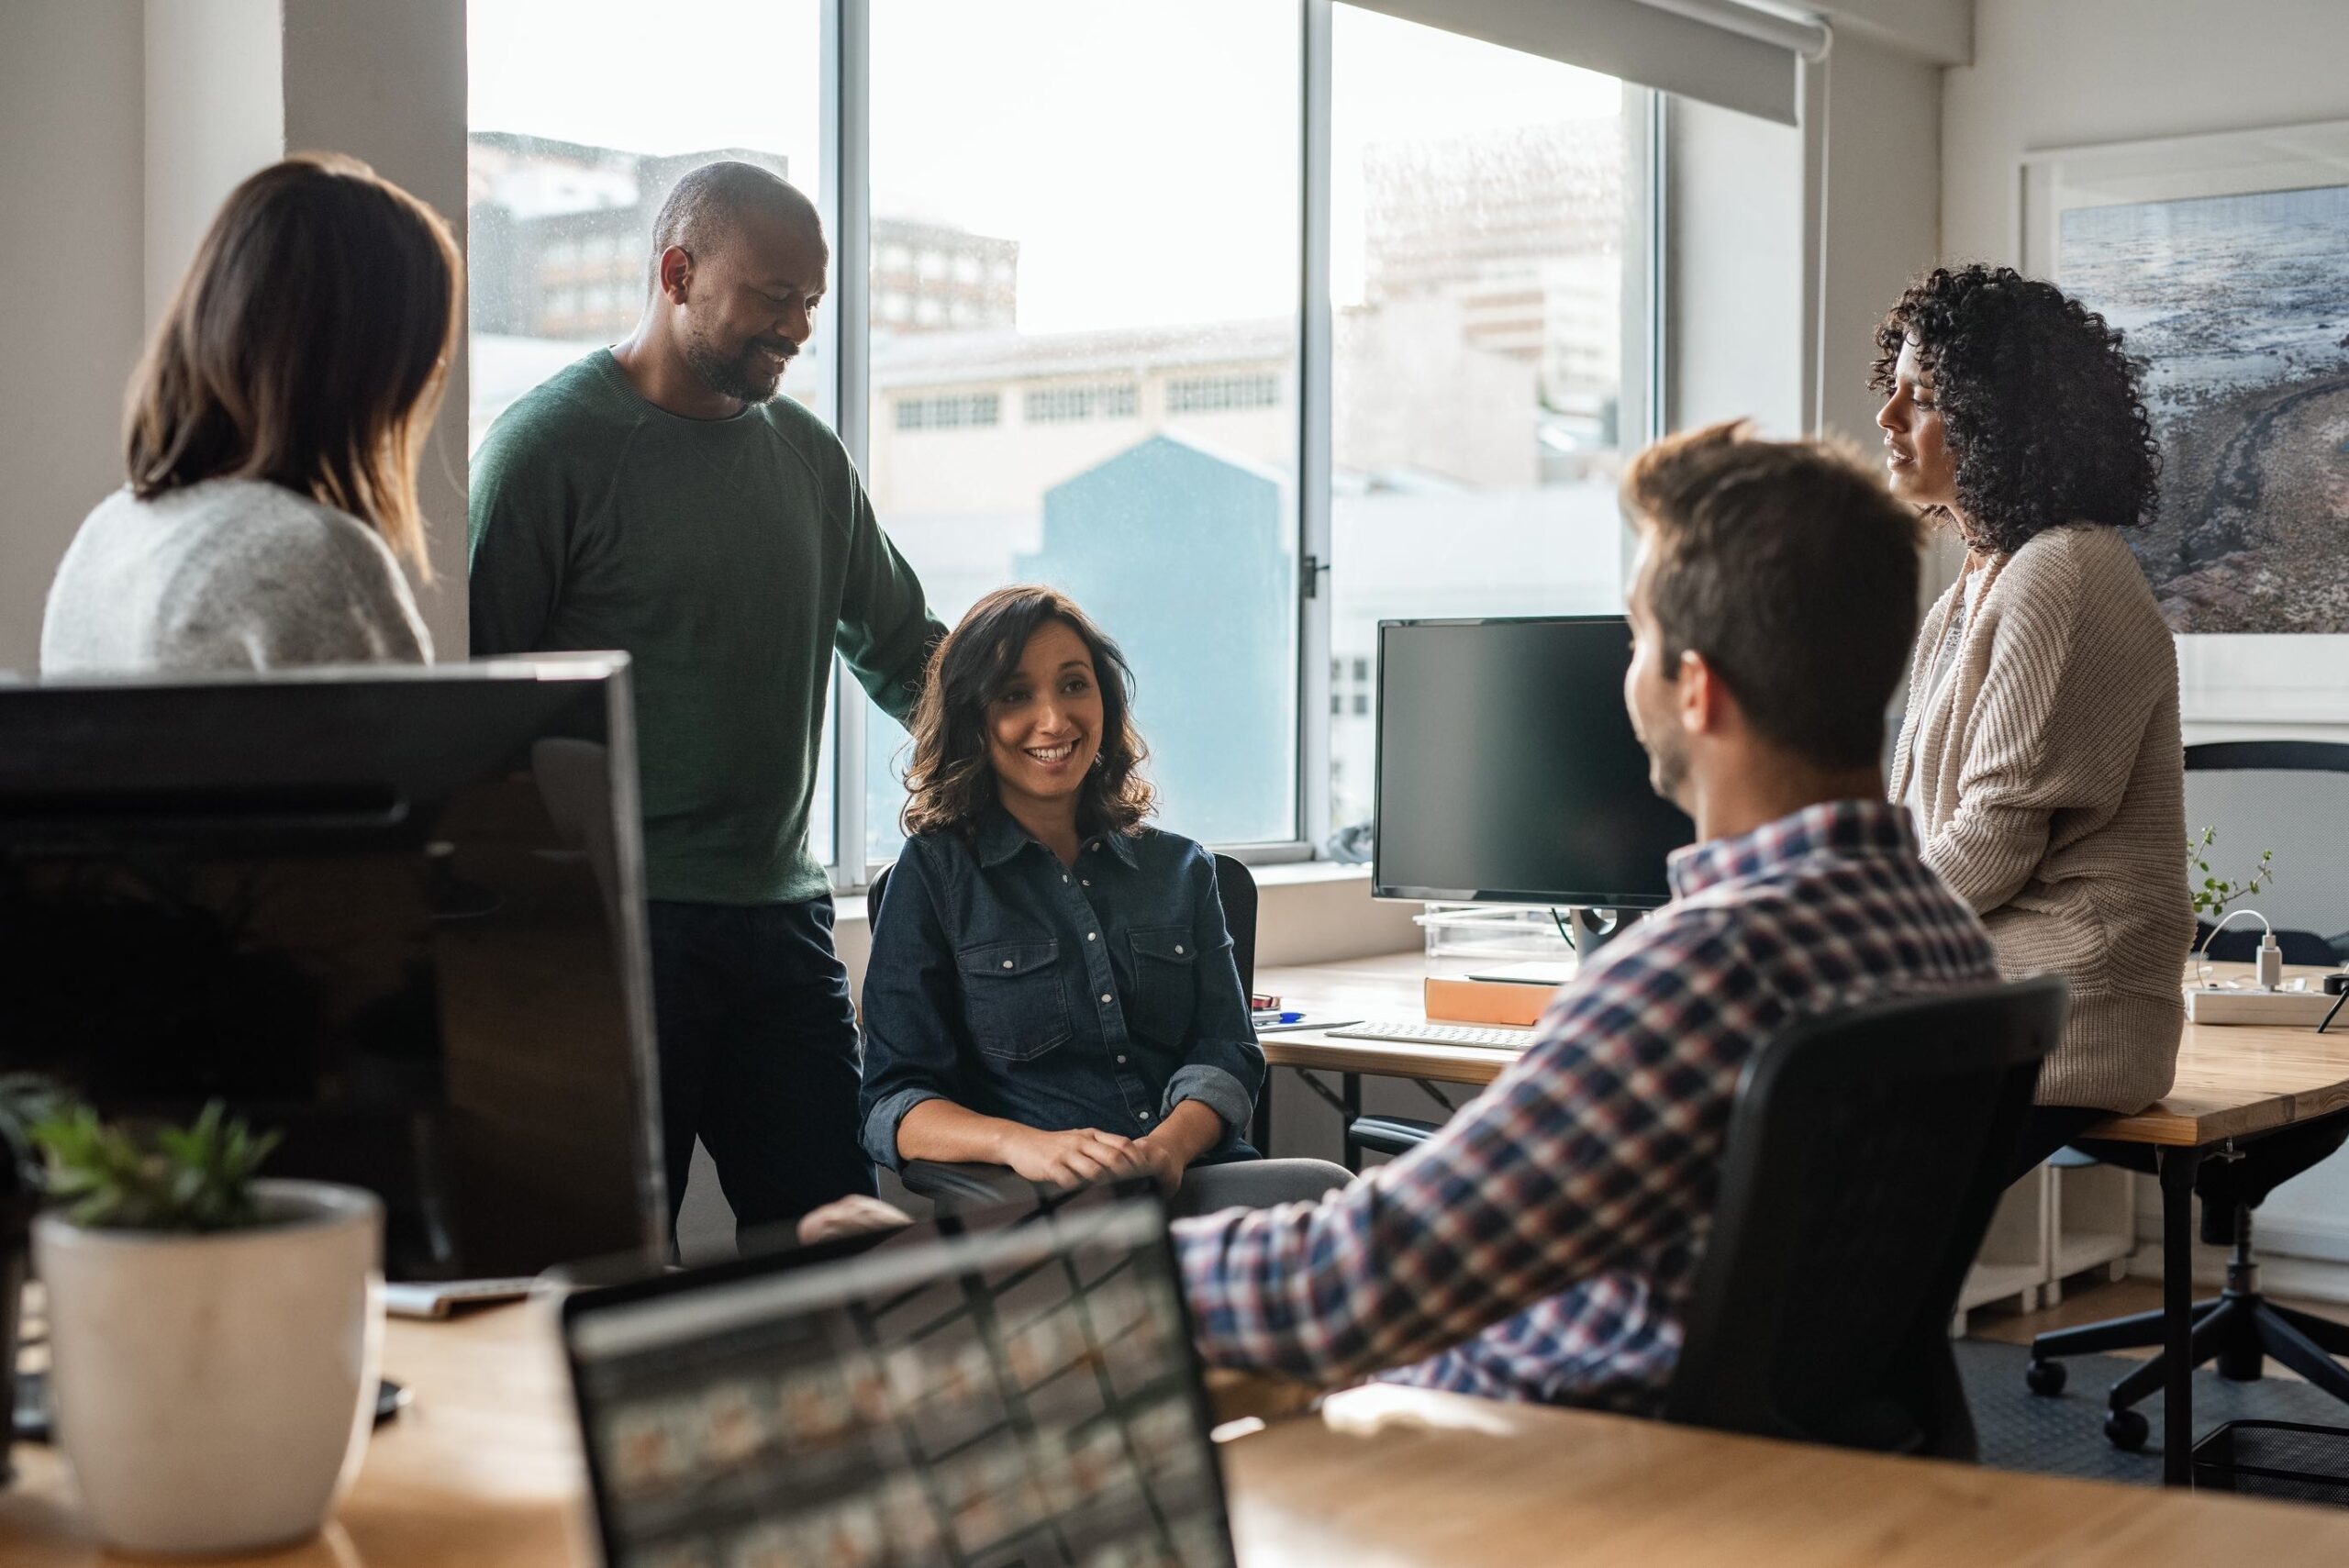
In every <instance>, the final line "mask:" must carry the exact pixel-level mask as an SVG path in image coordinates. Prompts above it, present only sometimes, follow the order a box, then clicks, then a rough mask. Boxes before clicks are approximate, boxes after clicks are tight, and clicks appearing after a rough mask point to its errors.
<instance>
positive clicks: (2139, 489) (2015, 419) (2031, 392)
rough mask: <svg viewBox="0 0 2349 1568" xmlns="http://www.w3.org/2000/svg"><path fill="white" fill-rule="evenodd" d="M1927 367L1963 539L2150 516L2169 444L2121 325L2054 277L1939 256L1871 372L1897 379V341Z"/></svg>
mask: <svg viewBox="0 0 2349 1568" xmlns="http://www.w3.org/2000/svg"><path fill="white" fill-rule="evenodd" d="M1910 338H1914V339H1916V340H1917V358H1918V361H1919V362H1920V364H1921V365H1922V366H1923V367H1924V368H1925V370H1926V372H1927V373H1929V374H1930V375H1932V378H1933V397H1934V401H1935V403H1936V404H1937V405H1938V406H1939V407H1940V409H1941V414H1942V419H1943V426H1944V428H1946V429H1947V431H1948V442H1949V450H1950V452H1951V454H1952V456H1953V457H1954V458H1955V460H1956V463H1957V506H1958V510H1959V511H1960V512H1962V513H1963V514H1964V515H1965V542H1966V543H1967V544H1968V545H1971V546H1973V547H1974V548H1976V549H1978V550H1990V551H1993V552H1997V553H2002V554H2003V553H2005V552H2008V551H2010V550H2019V549H2021V547H2022V546H2023V544H2024V543H2025V542H2027V541H2028V540H2029V539H2031V538H2032V535H2034V534H2036V533H2038V532H2039V531H2040V530H2041V529H2043V528H2053V527H2054V526H2056V525H2058V524H2062V523H2081V522H2087V523H2110V524H2111V525H2112V526H2113V527H2115V528H2135V527H2137V526H2139V525H2140V524H2143V523H2148V522H2151V521H2152V520H2153V517H2154V503H2155V500H2156V498H2157V495H2158V492H2159V485H2160V479H2161V451H2160V449H2159V448H2157V447H2156V446H2155V445H2154V432H2153V424H2152V421H2151V420H2150V419H2148V418H2147V417H2146V414H2145V405H2144V402H2143V399H2142V397H2141V396H2140V395H2139V389H2140V384H2141V381H2142V377H2143V363H2142V362H2141V361H2137V360H2134V359H2132V358H2131V357H2130V356H2129V355H2128V353H2127V352H2125V351H2124V350H2123V349H2122V347H2121V332H2120V329H2119V328H2114V327H2110V326H2108V325H2106V323H2105V319H2104V317H2101V316H2099V315H2098V314H2097V313H2096V312H2095V311H2093V310H2090V309H2088V308H2087V306H2084V305H2082V304H2081V303H2080V302H2079V301H2077V300H2076V299H2073V298H2071V297H2070V296H2068V295H2065V293H2064V291H2063V290H2061V289H2059V288H2057V287H2056V286H2055V285H2054V284H2051V283H2044V282H2042V281H2041V280H2039V279H2037V278H2026V277H2024V276H2023V275H2022V274H2021V273H2020V272H2016V271H2015V270H2014V269H2013V268H2011V267H1989V266H1985V265H1983V264H1982V263H1980V262H1978V261H1977V262H1975V263H1972V264H1970V265H1967V266H1964V267H1958V268H1955V269H1951V268H1948V267H1936V268H1935V269H1933V271H1932V272H1929V273H1927V274H1926V275H1925V276H1924V277H1922V278H1920V279H1919V280H1918V281H1917V282H1916V283H1913V284H1909V289H1908V292H1907V293H1905V294H1903V295H1901V296H1900V302H1899V303H1898V305H1896V306H1893V307H1892V309H1891V310H1890V311H1889V312H1887V314H1886V316H1885V318H1884V321H1883V324H1882V325H1880V326H1879V327H1877V328H1876V350H1877V351H1876V365H1875V369H1874V373H1872V374H1871V375H1870V376H1869V378H1868V385H1869V386H1870V387H1872V388H1874V389H1875V390H1876V392H1879V393H1881V394H1883V395H1886V396H1890V395H1891V394H1892V390H1893V363H1894V361H1897V360H1898V358H1899V357H1900V345H1901V344H1902V342H1903V341H1904V340H1906V339H1910Z"/></svg>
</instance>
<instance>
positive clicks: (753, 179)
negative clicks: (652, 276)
mask: <svg viewBox="0 0 2349 1568" xmlns="http://www.w3.org/2000/svg"><path fill="white" fill-rule="evenodd" d="M751 213H773V214H777V215H780V216H783V217H796V218H802V219H804V220H806V221H807V222H808V223H811V224H816V225H818V227H820V226H821V224H822V222H823V219H822V217H821V216H820V215H819V214H818V212H817V211H816V204H815V203H814V202H811V201H809V200H808V199H807V195H806V193H804V192H803V191H801V190H800V189H799V187H798V186H796V185H795V184H793V183H791V182H790V181H788V180H786V179H785V178H784V177H783V176H782V175H780V174H778V173H776V172H774V171H773V170H772V169H762V168H760V167H759V166H758V165H757V164H755V163H741V162H736V161H731V160H720V161H718V162H715V163H704V164H702V165H701V166H700V167H699V168H696V169H689V170H687V171H686V172H685V173H684V174H682V175H680V176H679V177H678V180H677V183H676V184H675V185H674V186H673V187H671V189H670V192H669V196H668V199H667V200H666V201H663V202H662V204H661V216H660V217H656V218H654V219H653V221H652V265H653V269H654V271H655V272H656V273H657V272H659V269H660V266H661V254H662V251H664V250H668V249H669V247H670V246H672V245H682V246H683V247H685V250H689V251H692V252H693V253H694V254H696V255H700V256H707V255H709V254H712V253H714V252H715V251H716V250H718V248H720V247H722V246H723V245H724V244H725V243H726V241H727V240H728V239H729V238H730V237H731V236H732V235H733V234H734V232H735V231H736V230H737V229H739V228H740V227H741V224H742V220H743V218H744V217H748V216H749V215H750V214H751Z"/></svg>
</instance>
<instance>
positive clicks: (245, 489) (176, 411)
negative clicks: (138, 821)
mask: <svg viewBox="0 0 2349 1568" xmlns="http://www.w3.org/2000/svg"><path fill="white" fill-rule="evenodd" d="M463 276H464V272H463V264H462V261H460V259H459V256H458V253H457V247H456V242H455V240H454V239H451V236H450V233H449V226H448V225H447V224H446V223H444V222H443V221H441V219H440V216H439V215H438V214H437V213H435V212H434V211H433V210H432V209H431V208H430V207H429V206H425V205H424V203H422V202H420V201H418V200H417V199H416V198H415V197H414V196H412V195H408V194H407V193H406V191H403V190H401V189H400V188H399V187H398V186H396V185H395V184H393V183H390V182H389V181H387V180H384V179H382V178H380V177H379V176H377V175H376V174H375V173H374V172H373V171H372V170H370V169H369V168H368V167H367V166H366V165H365V164H363V163H361V162H358V161H355V160H352V159H349V158H341V157H333V156H319V155H306V156H302V157H297V158H289V159H287V160H286V161H284V162H282V163H276V164H273V165H271V166H270V167H269V168H266V169H263V170H262V171H261V172H259V173H257V174H255V175H253V176H252V177H251V178H250V179H248V180H246V181H245V183H243V184H241V185H239V186H238V187H237V189H236V190H235V192H234V193H232V194H231V195H229V197H228V203H227V205H225V206H223V207H222V208H221V209H220V213H219V216H218V217H216V218H214V219H213V222H212V228H211V229H210V230H209V232H207V233H206V235H205V237H204V240H203V243H202V244H201V245H200V246H199V247H198V248H197V250H196V253H195V261H193V262H192V263H191V264H190V265H189V268H188V271H187V275H186V276H185V277H184V278H183V279H182V280H181V282H180V285H179V288H178V291H177V292H176V293H175V294H174V295H173V299H172V303H171V306H170V307H169V308H168V309H167V310H166V311H165V312H164V315H163V319H162V322H161V325H160V326H159V327H158V328H156V330H155V336H154V339H153V340H152V341H151V342H150V344H149V345H148V349H147V353H146V357H145V359H144V360H143V361H142V362H141V363H140V365H139V372H138V374H137V375H136V377H134V379H133V381H132V384H131V393H130V403H129V409H128V420H127V428H126V433H125V445H126V448H127V455H128V462H129V484H128V485H127V486H125V487H124V488H123V489H121V490H118V491H117V492H116V493H115V494H113V495H109V496H107V497H106V499H105V500H104V501H101V502H99V503H98V505H97V506H96V508H95V510H93V511H92V512H91V513H90V515H89V517H87V518H85V519H84V520H83V524H82V528H81V530H80V531H79V532H78V533H77V534H75V536H74V539H73V543H72V546H71V548H69V549H68V550H66V552H65V559H64V562H62V563H61V565H60V566H59V568H58V571H57V577H56V580H55V582H53V583H52V584H50V595H49V609H48V614H47V616H46V617H45V618H44V620H43V623H42V626H41V668H42V670H43V672H44V673H50V674H69V673H94V672H105V671H117V672H139V671H161V670H171V671H206V670H250V669H267V668H270V667H273V666H278V665H287V664H331V663H373V662H407V663H418V662H425V661H428V660H429V659H430V658H431V647H430V642H429V639H428V637H427V635H426V632H425V628H424V623H423V621H422V620H421V618H419V617H418V616H417V609H416V601H415V599H414V597H413V595H411V594H410V593H409V591H408V585H407V583H406V580H405V579H404V578H403V577H402V576H401V573H400V562H401V561H402V560H403V559H404V560H406V562H408V563H409V564H410V565H412V566H413V567H415V568H416V570H417V574H418V575H419V576H424V575H428V568H427V566H426V563H425V556H424V519H423V517H422V516H421V515H420V513H419V511H418V509H417V497H416V481H417V461H418V459H419V458H420V456H421V455H422V451H423V447H424V440H425V437H426V435H427V434H428V433H429V430H430V428H431V424H432V417H433V414H434V411H435V410H436V409H438V408H439V406H440V395H441V391H442V389H443V387H444V386H445V385H446V383H447V374H448V365H449V358H450V355H451V352H452V351H453V350H454V349H455V345H456V338H457V333H458V332H459V331H461V330H462V327H463V320H464V316H463V310H462V280H463Z"/></svg>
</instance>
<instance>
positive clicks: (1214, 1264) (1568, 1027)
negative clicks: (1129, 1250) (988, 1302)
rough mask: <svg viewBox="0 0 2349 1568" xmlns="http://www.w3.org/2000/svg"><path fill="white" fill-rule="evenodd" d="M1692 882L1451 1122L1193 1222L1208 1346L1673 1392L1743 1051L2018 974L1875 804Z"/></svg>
mask: <svg viewBox="0 0 2349 1568" xmlns="http://www.w3.org/2000/svg"><path fill="white" fill-rule="evenodd" d="M1672 885H1673V891H1674V900H1673V902H1672V903H1671V904H1670V905H1669V906H1666V907H1665V908H1664V909H1663V910H1661V911H1660V912H1658V913H1657V914H1656V915H1654V916H1653V917H1650V918H1648V919H1647V920H1645V921H1643V922H1642V923H1641V924H1639V925H1638V926H1635V927H1633V928H1632V929H1631V930H1630V931H1629V932H1627V933H1626V934H1625V935H1623V936H1622V937H1620V938H1618V939H1617V940H1615V941H1614V942H1613V943H1611V944H1609V946H1608V947H1607V948H1606V949H1604V950H1603V951H1601V952H1599V953H1598V955H1597V956H1596V957H1595V958H1593V959H1592V960H1591V962H1589V964H1588V965H1587V966H1586V968H1585V969H1584V971H1583V972H1582V973H1581V974H1580V975H1579V976H1578V977H1577V978H1576V979H1575V981H1574V982H1573V983H1572V984H1569V985H1567V986H1565V987H1564V988H1563V989H1562V990H1561V991H1560V992H1559V993H1558V995H1557V997H1556V998H1555V999H1554V1000H1553V1002H1552V1003H1551V1005H1550V1007H1549V1010H1548V1012H1547V1014H1546V1015H1545V1016H1544V1017H1543V1018H1542V1024H1541V1027H1540V1029H1538V1030H1537V1031H1536V1033H1535V1037H1534V1041H1533V1043H1532V1045H1531V1047H1529V1048H1528V1049H1527V1051H1525V1053H1524V1055H1523V1056H1522V1057H1521V1058H1520V1060H1519V1061H1518V1062H1516V1064H1515V1065H1513V1066H1511V1067H1510V1068H1509V1070H1508V1072H1506V1073H1503V1074H1502V1075H1501V1076H1500V1078H1499V1079H1497V1081H1496V1082H1495V1083H1494V1084H1492V1085H1491V1087H1489V1088H1488V1089H1486V1091H1485V1092H1484V1093H1483V1094H1482V1095H1478V1096H1477V1097H1476V1099H1475V1101H1474V1102H1472V1103H1471V1104H1470V1105H1468V1106H1464V1108H1463V1109H1462V1110H1461V1111H1460V1113H1459V1114H1458V1115H1457V1116H1455V1117H1454V1118H1453V1119H1452V1121H1451V1122H1450V1123H1449V1124H1448V1125H1447V1126H1446V1127H1445V1128H1444V1129H1443V1130H1442V1132H1441V1133H1440V1134H1438V1135H1437V1136H1436V1137H1434V1138H1431V1139H1430V1140H1428V1141H1427V1142H1426V1143H1424V1144H1422V1145H1420V1146H1419V1148H1417V1149H1415V1150H1413V1151H1411V1152H1410V1153H1408V1154H1407V1155H1405V1156H1404V1157H1402V1158H1401V1159H1398V1160H1397V1161H1395V1162H1392V1163H1390V1164H1387V1165H1385V1166H1382V1167H1380V1168H1379V1169H1377V1170H1375V1171H1373V1172H1371V1173H1369V1174H1368V1175H1366V1176H1364V1177H1363V1178H1362V1179H1361V1180H1359V1181H1356V1182H1355V1183H1354V1184H1353V1185H1351V1186H1349V1187H1348V1188H1346V1189H1345V1190H1344V1191H1343V1192H1341V1193H1337V1194H1332V1195H1330V1197H1328V1198H1326V1199H1324V1200H1322V1201H1321V1202H1319V1203H1315V1204H1287V1205H1283V1206H1281V1207H1277V1208H1272V1209H1264V1210H1259V1211H1254V1212H1249V1211H1239V1210H1234V1211H1230V1212H1226V1213H1223V1214H1219V1215H1214V1216H1210V1217H1208V1218H1200V1219H1194V1220H1186V1221H1183V1222H1181V1223H1179V1224H1178V1225H1176V1227H1175V1238H1176V1244H1177V1248H1178V1251H1179V1252H1180V1256H1181V1260H1182V1267H1183V1281H1184V1288H1185V1291H1186V1294H1187V1295H1188V1296H1189V1297H1190V1300H1191V1303H1192V1307H1193V1309H1194V1312H1195V1315H1196V1318H1197V1325H1198V1333H1199V1339H1200V1348H1201V1350H1202V1351H1203V1352H1204V1353H1205V1354H1206V1356H1207V1358H1208V1360H1209V1361H1210V1362H1216V1363H1219V1364H1223V1365H1230V1366H1244V1367H1257V1368H1264V1369H1268V1370H1273V1371H1278V1372H1286V1373H1291V1374H1292V1375H1296V1376H1300V1377H1305V1378H1308V1379H1311V1380H1313V1381H1316V1382H1322V1383H1329V1382H1337V1381H1342V1380H1347V1379H1351V1378H1354V1377H1359V1376H1362V1375H1365V1374H1369V1373H1379V1372H1386V1373H1388V1375H1390V1376H1392V1377H1393V1378H1395V1379H1396V1380H1397V1381H1400V1382H1408V1383H1415V1384H1419V1385H1425V1386H1428V1387H1433V1388H1445V1389H1452V1390H1455V1391H1458V1392H1462V1393H1470V1394H1483V1395H1489V1396H1500V1397H1509V1398H1521V1399H1534V1400H1544V1401H1551V1402H1557V1403H1574V1404H1583V1405H1600V1406H1607V1407H1614V1408H1619V1409H1629V1410H1637V1411H1652V1410H1653V1409H1654V1408H1655V1407H1657V1405H1658V1404H1659V1403H1660V1402H1661V1399H1662V1396H1663V1392H1664V1386H1665V1385H1666V1384H1667V1383H1668V1382H1669V1381H1670V1379H1671V1375H1672V1369H1673V1365H1674V1363H1675V1361H1676V1360H1677V1359H1678V1356H1679V1351H1680V1339H1681V1315H1682V1313H1683V1311H1684V1310H1685V1308H1686V1307H1687V1297H1688V1293H1689V1291H1690V1289H1691V1288H1692V1286H1693V1285H1694V1283H1695V1279H1696V1273H1697V1264H1698V1260H1699V1259H1700V1258H1701V1257H1702V1255H1703V1251H1704V1245H1705V1237H1706V1232H1707V1230H1708V1229H1709V1227H1710V1225H1711V1221H1712V1210H1713V1200H1714V1195H1715V1192H1716V1190H1717V1188H1718V1186H1719V1183H1720V1160H1721V1153H1722V1141H1723V1138H1724V1135H1725V1133H1726V1131H1727V1129H1728V1126H1729V1114H1730V1104H1731V1098H1732V1097H1733V1095H1735V1092H1736V1088H1737V1080H1738V1074H1739V1072H1740V1070H1741V1069H1742V1068H1743V1067H1744V1065H1745V1062H1746V1060H1747V1059H1748V1058H1749V1057H1751V1056H1752V1055H1753V1052H1754V1051H1756V1050H1757V1049H1758V1048H1760V1047H1761V1046H1763V1045H1765V1044H1766V1043H1767V1042H1768V1041H1769V1040H1771V1039H1772V1038H1773V1037H1775V1036H1776V1035H1777V1034H1778V1033H1779V1032H1780V1031H1781V1030H1783V1029H1787V1027H1789V1026H1790V1025H1792V1024H1794V1023H1796V1022H1798V1021H1799V1020H1801V1019H1804V1018H1811V1017H1815V1016H1817V1015H1819V1014H1822V1013H1828V1012H1832V1011H1835V1010H1837V1009H1840V1008H1843V1007H1848V1006H1854V1005H1855V1004H1858V1003H1862V1002H1868V1001H1875V1000H1879V999H1882V998H1885V997H1889V996H1897V995H1910V994H1914V993H1918V992H1930V991H1934V990H1943V989H1949V988H1954V987H1960V986H1967V985H1974V984H1982V983H1985V982H1988V981H1993V980H1996V979H1997V978H1998V964H1997V960H1996V956H1995V954H1994V952H1993V951H1992V949H1991V945H1990V940H1989V938H1988V937H1987V935H1986V934H1985V933H1984V931H1983V929H1982V926H1981V923H1980V922H1979V921H1978V920H1976V918H1975V917H1974V916H1973V914H1972V912H1971V911H1969V910H1968V909H1967V907H1966V906H1965V904H1963V903H1962V902H1960V901H1959V900H1958V899H1957V898H1956V897H1955V896H1954V895H1952V894H1951V893H1950V892H1949V891H1948V889H1946V888H1945V887H1943V885H1942V884H1941V881H1940V879H1939V878H1937V877H1936V876H1935V875H1934V874H1933V873H1932V871H1931V870H1929V869H1928V868H1927V867H1926V866H1925V864H1924V862H1921V861H1920V860H1919V859H1918V857H1917V841H1916V838H1915V836H1914V833H1913V832H1912V830H1911V828H1910V827H1909V816H1908V813H1907V812H1905V811H1903V810H1902V809H1900V808H1899V807H1898V806H1887V805H1886V804H1884V803H1882V802H1880V801H1865V800H1842V801H1834V802H1830V803H1827V804H1823V805H1819V806H1809V807H1807V808H1806V809H1804V810H1802V811H1798V812H1797V813H1795V814H1794V815H1792V816H1790V817H1782V818H1780V819H1779V820H1777V821H1776V822H1772V823H1769V824H1767V825H1766V826H1765V827H1762V828H1757V829H1755V830H1754V831H1753V832H1751V833H1748V834H1746V835H1744V836H1743V837H1742V838H1737V839H1725V840H1713V841H1711V842H1709V843H1704V844H1698V845H1696V846H1693V847H1691V848H1689V849H1687V850H1683V851H1680V852H1679V853H1678V854H1677V855H1675V857H1674V858H1673V862H1672Z"/></svg>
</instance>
